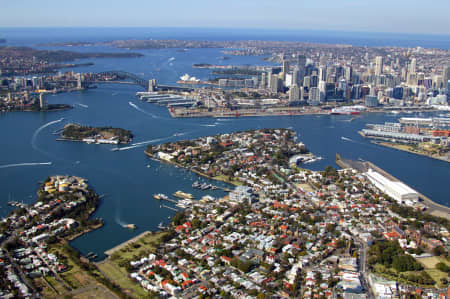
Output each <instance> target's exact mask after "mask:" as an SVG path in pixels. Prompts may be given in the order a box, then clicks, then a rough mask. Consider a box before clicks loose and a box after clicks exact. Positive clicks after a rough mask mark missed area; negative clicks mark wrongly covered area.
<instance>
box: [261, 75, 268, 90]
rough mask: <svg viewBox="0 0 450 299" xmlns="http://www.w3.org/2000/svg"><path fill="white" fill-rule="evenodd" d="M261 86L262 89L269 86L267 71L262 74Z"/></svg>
mask: <svg viewBox="0 0 450 299" xmlns="http://www.w3.org/2000/svg"><path fill="white" fill-rule="evenodd" d="M259 87H260V88H261V89H264V88H266V87H267V76H266V73H265V72H263V73H262V74H261V84H260V86H259Z"/></svg>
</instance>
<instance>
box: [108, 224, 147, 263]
mask: <svg viewBox="0 0 450 299" xmlns="http://www.w3.org/2000/svg"><path fill="white" fill-rule="evenodd" d="M151 233H152V232H151V231H148V230H147V231H145V232H143V233H141V234H139V235H137V236H136V237H134V238H131V239H129V240H128V241H125V242H123V243H120V244H119V245H117V246H115V247H113V248H111V249H109V250H107V251H105V254H106V255H107V256H108V257H110V256H111V255H112V254H113V253H114V252H116V251H118V250H120V249H122V248H124V247H125V246H127V245H128V244H132V243H134V242H136V241H138V240H139V239H141V238H142V237H144V236H145V235H147V234H151Z"/></svg>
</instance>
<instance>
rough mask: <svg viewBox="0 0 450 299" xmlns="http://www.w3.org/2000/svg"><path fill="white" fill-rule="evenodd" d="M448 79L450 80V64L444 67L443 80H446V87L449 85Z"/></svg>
mask: <svg viewBox="0 0 450 299" xmlns="http://www.w3.org/2000/svg"><path fill="white" fill-rule="evenodd" d="M448 80H450V66H449V65H444V67H443V68H442V81H443V82H444V86H443V87H444V88H446V87H447V82H448Z"/></svg>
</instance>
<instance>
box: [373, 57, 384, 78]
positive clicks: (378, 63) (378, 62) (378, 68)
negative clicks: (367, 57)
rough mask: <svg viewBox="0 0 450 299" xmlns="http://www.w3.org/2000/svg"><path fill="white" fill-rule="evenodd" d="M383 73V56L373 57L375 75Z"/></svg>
mask: <svg viewBox="0 0 450 299" xmlns="http://www.w3.org/2000/svg"><path fill="white" fill-rule="evenodd" d="M382 73H383V56H377V57H376V58H375V75H376V76H380V75H381V74H382Z"/></svg>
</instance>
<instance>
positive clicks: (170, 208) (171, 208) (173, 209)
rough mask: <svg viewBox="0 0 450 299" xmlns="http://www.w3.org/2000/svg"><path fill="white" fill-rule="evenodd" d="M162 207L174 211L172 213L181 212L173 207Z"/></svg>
mask: <svg viewBox="0 0 450 299" xmlns="http://www.w3.org/2000/svg"><path fill="white" fill-rule="evenodd" d="M161 207H163V208H166V209H169V210H172V211H175V212H179V210H177V209H175V208H173V207H169V206H166V205H161Z"/></svg>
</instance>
